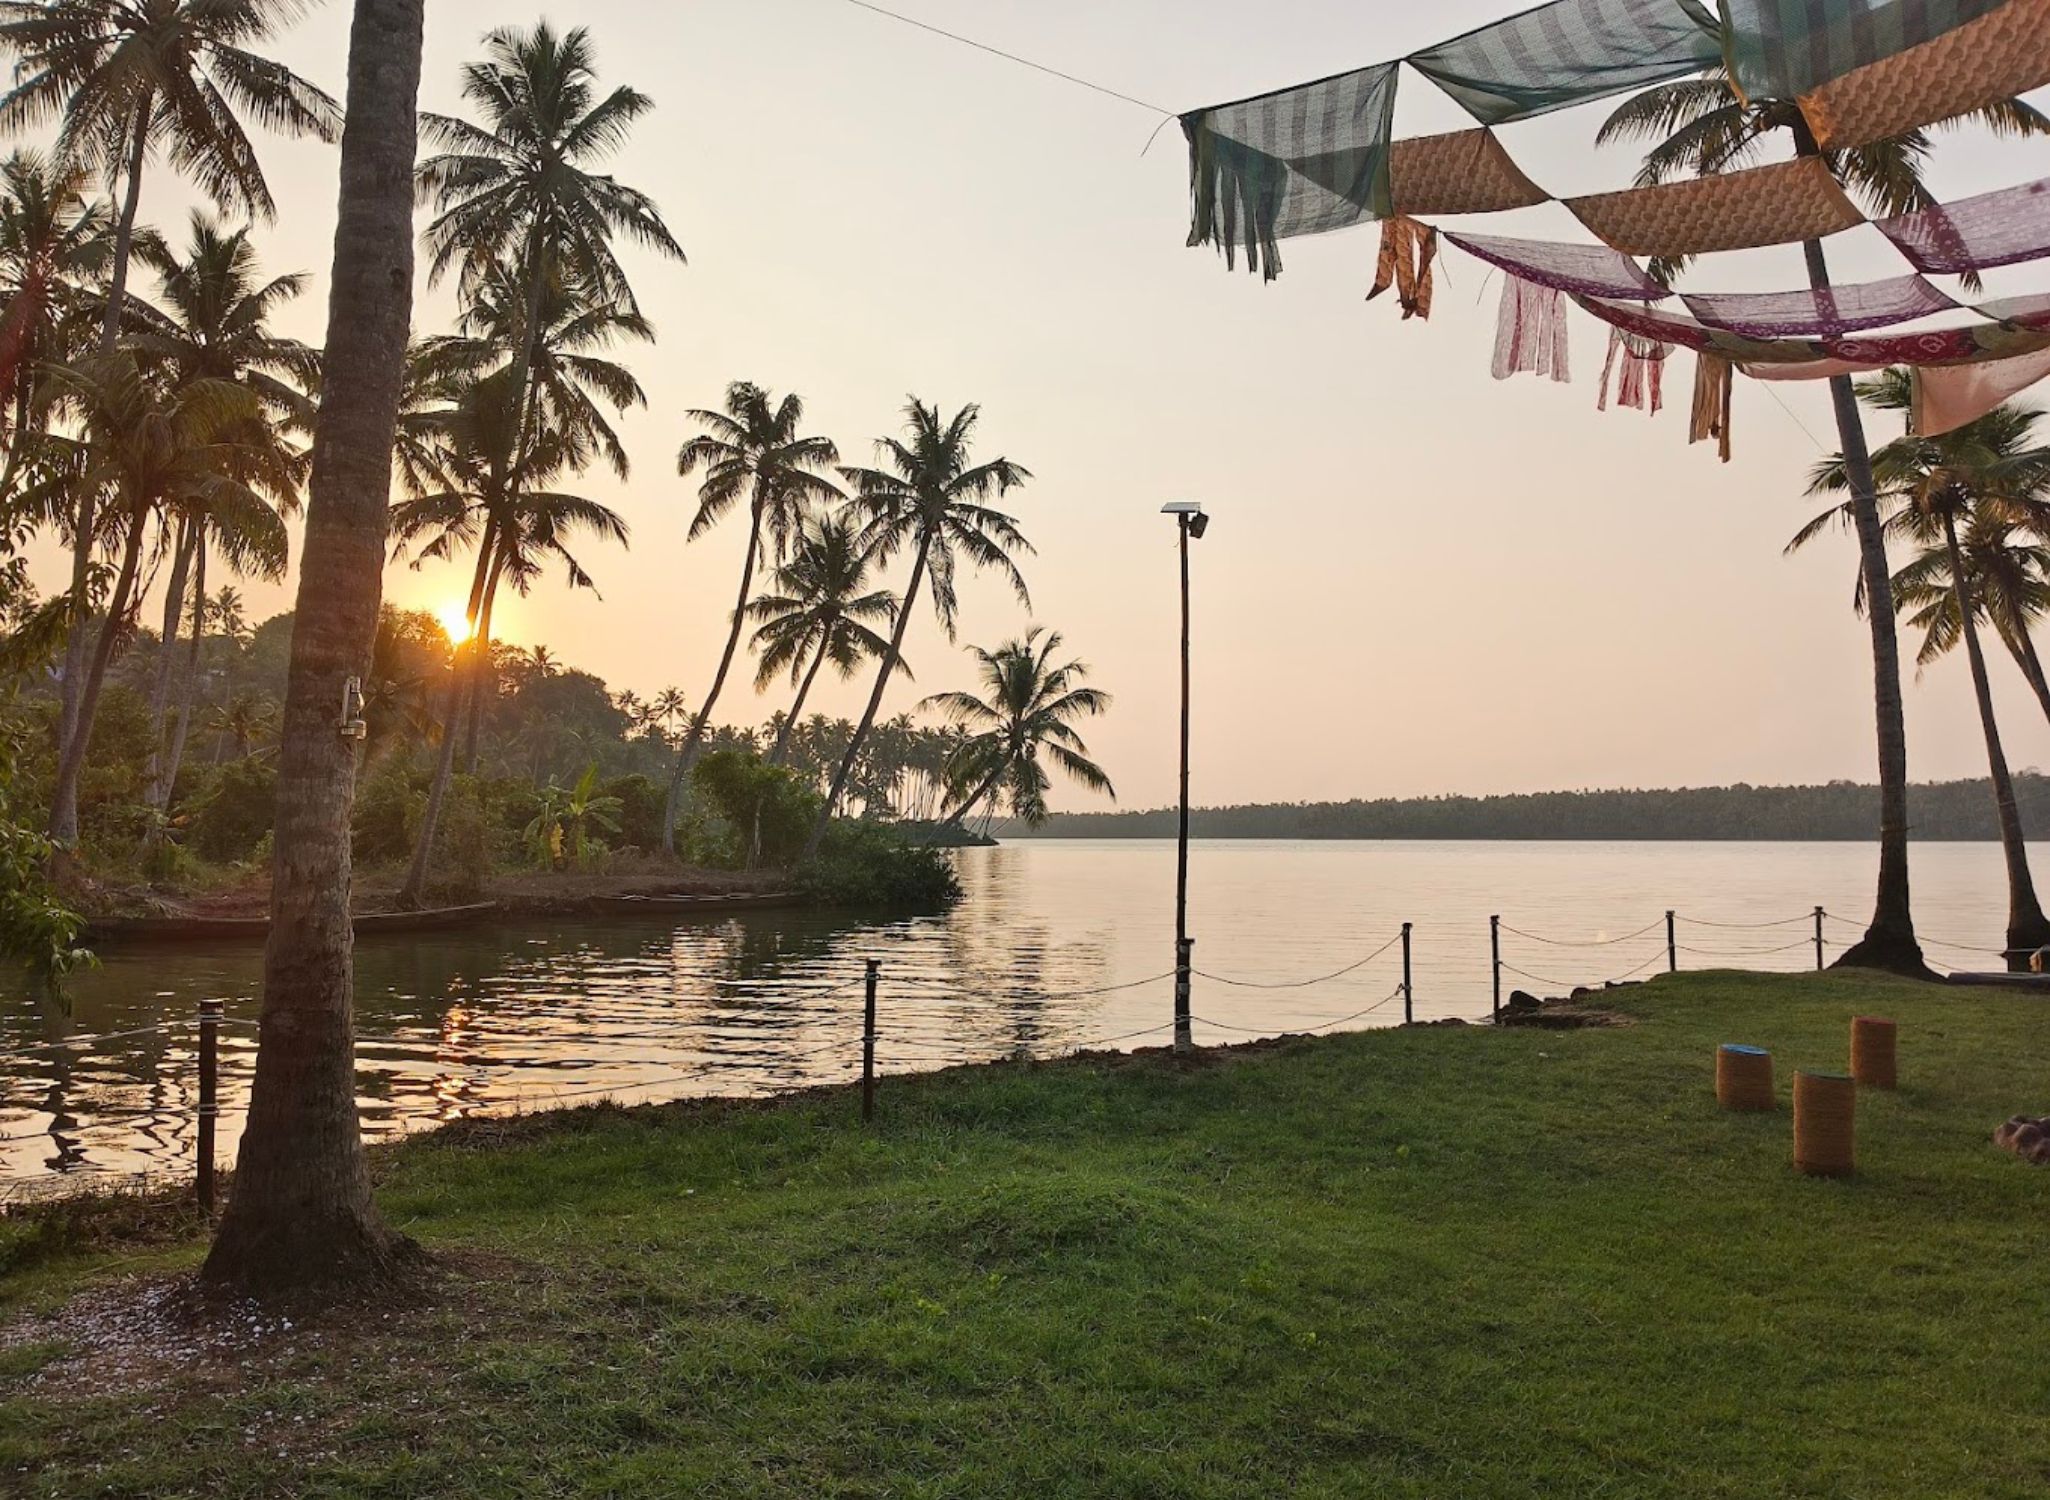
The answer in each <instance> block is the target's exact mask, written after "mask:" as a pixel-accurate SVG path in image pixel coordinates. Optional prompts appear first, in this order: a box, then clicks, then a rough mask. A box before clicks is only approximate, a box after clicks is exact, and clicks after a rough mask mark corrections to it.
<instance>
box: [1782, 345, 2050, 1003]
mask: <svg viewBox="0 0 2050 1500" xmlns="http://www.w3.org/2000/svg"><path fill="white" fill-rule="evenodd" d="M1858 394H1859V396H1860V397H1861V398H1862V399H1864V400H1865V401H1866V402H1867V403H1868V404H1870V405H1871V406H1873V407H1875V408H1876V409H1878V410H1881V411H1897V412H1902V413H1906V412H1909V411H1911V410H1912V409H1913V406H1914V382H1913V377H1912V376H1911V375H1910V374H1909V372H1908V371H1906V370H1898V369H1896V370H1888V371H1885V372H1883V373H1882V374H1880V375H1878V376H1876V377H1874V378H1872V379H1870V380H1866V381H1862V382H1860V383H1859V385H1858ZM2036 421H2037V413H2035V412H2031V411H2024V410H2022V409H2021V408H2019V407H2013V406H2004V407H2000V408H1998V409H1996V410H1995V411H1993V412H1991V413H1989V414H1988V415H1986V416H1984V417H1981V418H1979V420H1978V421H1976V422H1972V423H1969V424H1967V425H1966V426H1964V427H1960V428H1958V429H1956V430H1955V431H1953V432H1948V433H1944V434H1943V435H1941V436H1939V437H1928V438H1923V437H1914V436H1906V437H1901V438H1897V439H1895V440H1894V441H1893V442H1891V443H1888V444H1887V445H1886V446H1885V447H1883V448H1881V449H1880V450H1879V451H1878V452H1877V453H1875V454H1873V455H1872V472H1873V476H1874V479H1875V481H1876V483H1877V484H1878V486H1879V494H1880V497H1881V501H1882V503H1883V504H1885V505H1887V506H1889V507H1892V508H1894V509H1895V519H1896V521H1897V522H1898V525H1899V529H1901V530H1904V531H1907V532H1909V533H1910V534H1913V535H1915V536H1917V537H1918V538H1923V539H1940V541H1941V544H1942V546H1943V548H1944V552H1945V555H1946V556H1947V558H1948V560H1949V571H1950V579H1951V589H1952V594H1953V596H1954V600H1955V607H1956V611H1957V618H1958V622H1959V628H1960V631H1961V633H1962V635H1963V637H1964V642H1965V656H1966V659H1967V660H1968V661H1969V662H1970V664H1971V672H1972V688H1973V692H1974V694H1975V695H1976V697H1977V699H1978V706H1979V725H1980V729H1981V731H1982V732H1983V734H1984V736H1985V740H1986V764H1987V771H1988V775H1989V778H1990V780H1991V784H1992V789H1993V802H1994V813H1995V817H1996V819H1997V821H1998V823H1999V827H2000V845H2001V851H2002V854H2003V855H2004V856H2005V859H2006V862H2007V902H2008V914H2007V947H2008V950H2009V966H2010V967H2011V968H2016V969H2021V968H2026V967H2027V955H2028V954H2030V953H2032V952H2034V951H2035V950H2036V949H2037V948H2040V947H2043V946H2045V945H2046V944H2050V921H2046V920H2045V919H2044V916H2043V908H2042V904H2041V903H2040V902H2039V901H2038V900H2037V897H2036V888H2035V882H2034V880H2033V878H2032V877H2031V875H2030V871H2029V859H2028V848H2027V845H2026V844H2025V843H2024V842H2023V837H2022V824H2021V813H2020V810H2019V808H2018V807H2017V805H2016V803H2015V796H2014V780H2013V777H2012V776H2011V775H2010V774H2009V771H2008V765H2007V756H2006V752H2005V751H2004V749H2003V748H2002V745H2001V739H2000V726H1999V723H1998V722H1997V721H1996V720H1995V718H1994V713H1993V689H1992V684H1991V681H1990V679H1989V677H1988V675H1987V671H1986V656H1985V651H1984V649H1983V648H1982V646H1981V644H1980V640H1979V620H1980V617H1981V615H1982V614H1983V612H1984V606H1982V605H1981V604H1980V602H1979V601H1978V600H1977V598H1976V597H1975V596H1974V594H1973V583H1974V580H1973V578H1972V574H1971V569H1970V566H1969V564H1968V563H1967V562H1966V559H1965V553H1964V548H1963V545H1962V543H1961V542H1960V540H1959V528H1960V526H1961V525H1962V526H1965V527H1969V526H1970V525H1971V524H1972V523H1973V521H1974V520H1976V519H1978V518H1980V517H1984V518H1985V519H1987V520H1989V521H1992V522H1996V523H1998V522H2005V523H2008V524H2011V525H2017V526H2020V525H2026V526H2030V527H2032V528H2036V529H2050V452H2046V451H2045V450H2044V449H2043V448H2041V447H2039V446H2037V445H2035V444H2033V443H2032V442H2031V437H2032V435H2033V431H2034V428H2035V424H2036ZM1853 484H1854V480H1853V479H1852V477H1851V474H1850V470H1849V466H1848V465H1847V464H1846V463H1845V461H1844V458H1843V456H1842V455H1838V456H1837V457H1835V458H1832V459H1830V460H1828V461H1826V462H1824V463H1823V464H1822V466H1821V467H1820V468H1818V469H1817V471H1816V474H1815V478H1814V481H1813V483H1812V484H1811V486H1810V489H1811V492H1813V493H1818V494H1843V493H1845V492H1846V491H1849V490H1852V487H1853ZM1856 503H1857V502H1856V497H1855V494H1854V495H1853V500H1852V502H1851V504H1852V505H1855V504H1856ZM1843 509H1844V507H1843V506H1838V507H1836V508H1835V509H1833V510H1832V511H1830V512H1828V513H1826V514H1825V515H1823V516H1821V517H1818V518H1817V519H1816V521H1814V522H1811V523H1810V524H1809V526H1808V527H1807V528H1806V529H1805V530H1804V532H1803V533H1802V535H1800V536H1797V537H1796V538H1795V539H1794V542H1793V545H1794V546H1799V545H1801V543H1802V542H1803V541H1805V540H1806V539H1807V538H1808V537H1809V536H1812V535H1814V534H1816V532H1817V531H1818V530H1819V529H1821V528H1822V527H1826V526H1827V525H1829V524H1830V523H1831V521H1833V520H1835V519H1837V518H1838V517H1840V516H1841V514H1842V511H1843ZM1853 519H1854V521H1855V515H1854V517H1853ZM1865 602H1866V605H1867V608H1868V613H1869V612H1870V611H1871V610H1872V609H1876V608H1880V607H1886V608H1893V607H1894V601H1893V599H1892V596H1891V592H1890V591H1889V593H1888V594H1887V595H1886V596H1885V597H1884V598H1879V599H1875V598H1874V597H1873V596H1872V595H1871V594H1870V593H1869V592H1868V593H1867V595H1866V599H1865Z"/></svg>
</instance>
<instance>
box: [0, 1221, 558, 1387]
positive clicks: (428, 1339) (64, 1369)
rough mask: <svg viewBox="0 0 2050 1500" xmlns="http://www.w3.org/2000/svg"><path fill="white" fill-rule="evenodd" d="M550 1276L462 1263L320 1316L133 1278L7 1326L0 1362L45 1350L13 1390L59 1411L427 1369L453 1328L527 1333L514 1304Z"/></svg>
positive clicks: (457, 1258)
mask: <svg viewBox="0 0 2050 1500" xmlns="http://www.w3.org/2000/svg"><path fill="white" fill-rule="evenodd" d="M542 1274H543V1273H542V1272H540V1271H539V1270H538V1269H536V1268H534V1267H532V1266H528V1265H526V1264H524V1263H522V1262H520V1261H516V1260H513V1259H510V1258H509V1257H505V1256H496V1255H486V1254H481V1253H478V1252H474V1251H463V1252H455V1253H449V1254H443V1255H438V1256H436V1257H434V1259H433V1261H432V1262H431V1263H429V1264H428V1265H427V1266H426V1267H425V1268H423V1270H422V1272H421V1274H420V1275H419V1276H418V1277H416V1278H415V1279H414V1281H413V1283H412V1284H411V1286H410V1287H409V1288H408V1289H407V1291H406V1293H405V1294H404V1295H401V1296H392V1295H387V1294H381V1295H380V1296H378V1297H377V1298H374V1299H367V1300H357V1301H353V1302H350V1303H346V1304H337V1305H333V1306H330V1307H327V1308H322V1309H317V1310H308V1309H305V1308H277V1307H269V1306H266V1305H264V1304H261V1303H257V1302H252V1301H248V1300H245V1299H240V1298H224V1297H221V1296H218V1295H213V1294H210V1293H208V1292H206V1291H205V1290H204V1289H202V1288H201V1287H200V1285H199V1284H198V1282H197V1281H196V1280H195V1278H194V1277H193V1276H192V1275H190V1274H189V1273H179V1274H176V1275H153V1276H131V1277H126V1278H123V1279H120V1280H115V1281H108V1282H103V1283H100V1284H98V1285H95V1286H93V1287H90V1288H88V1289H87V1290H85V1291H82V1292H80V1293H79V1294H78V1295H76V1296H74V1297H73V1298H71V1299H70V1300H69V1301H68V1302H65V1303H64V1304H63V1305H61V1306H59V1307H57V1308H55V1309H52V1310H50V1311H47V1312H37V1313H28V1314H23V1315H20V1316H17V1317H16V1318H14V1319H13V1320H12V1321H11V1322H5V1323H0V1354H10V1353H12V1354H22V1355H26V1354H27V1353H28V1352H30V1351H48V1352H49V1357H48V1358H45V1359H42V1360H39V1361H32V1360H27V1359H24V1360H23V1361H21V1362H22V1363H24V1364H27V1365H29V1366H30V1368H27V1369H26V1370H25V1372H24V1373H23V1374H21V1375H20V1376H18V1377H17V1378H16V1379H15V1380H14V1381H13V1382H11V1385H12V1388H13V1390H14V1391H16V1392H18V1393H20V1394H24V1395H33V1396H35V1397H37V1398H39V1399H44V1400H56V1401H87V1400H93V1399H97V1398H103V1397H130V1396H146V1395H162V1394H166V1393H171V1394H183V1395H186V1396H191V1395H197V1394H201V1393H205V1394H211V1395H219V1394H223V1393H226V1392H230V1391H233V1390H237V1389H241V1388H245V1387H248V1386H252V1385H255V1384H258V1383H260V1382H262V1381H264V1380H267V1379H273V1378H277V1377H280V1376H284V1375H289V1374H291V1373H293V1372H294V1371H295V1370H300V1369H306V1368H316V1367H321V1366H326V1365H329V1364H332V1363H335V1362H341V1363H343V1364H347V1365H351V1366H353V1365H356V1364H359V1363H360V1362H361V1360H362V1359H363V1358H364V1357H365V1356H366V1355H368V1354H372V1353H376V1352H382V1353H383V1354H384V1355H385V1356H386V1357H387V1358H389V1357H391V1356H392V1355H395V1354H401V1353H405V1354H408V1355H409V1356H410V1357H409V1358H408V1359H407V1360H406V1361H405V1362H406V1363H409V1364H420V1365H422V1366H423V1367H424V1366H427V1365H432V1364H433V1363H435V1357H434V1352H435V1351H438V1350H444V1349H446V1348H448V1347H451V1346H450V1345H449V1344H448V1342H447V1341H448V1338H449V1335H450V1332H451V1324H453V1325H454V1328H455V1329H457V1330H460V1333H461V1335H462V1336H465V1337H468V1336H476V1335H481V1334H487V1333H489V1332H492V1331H494V1330H498V1329H503V1328H508V1327H514V1326H518V1320H517V1317H516V1315H515V1314H514V1313H513V1312H512V1310H511V1304H513V1303H516V1302H517V1301H518V1300H519V1299H518V1298H517V1297H511V1296H508V1295H506V1294H507V1293H508V1291H510V1290H512V1289H516V1288H517V1287H519V1286H521V1285H523V1284H526V1285H531V1284H534V1283H536V1282H537V1281H538V1280H539V1279H540V1278H541V1276H542ZM422 1356H425V1358H422ZM4 1389H7V1384H5V1383H0V1390H4Z"/></svg>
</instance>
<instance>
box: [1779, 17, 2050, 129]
mask: <svg viewBox="0 0 2050 1500" xmlns="http://www.w3.org/2000/svg"><path fill="white" fill-rule="evenodd" d="M1944 8H1945V7H1943V6H1942V5H1939V4H1934V3H1929V0H1922V3H1920V4H1916V5H1913V6H1908V5H1902V6H1901V10H1902V12H1903V14H1904V15H1912V14H1922V15H1926V14H1928V13H1930V12H1936V11H1941V10H1943V9H1944ZM1962 8H1964V7H1962V6H1961V7H1960V9H1962ZM2045 83H2050V0H2005V3H2003V4H1998V5H1995V6H1993V7H1991V8H1989V9H1987V10H1986V13H1985V14H1983V15H1980V16H1978V17H1976V18H1974V19H1972V20H1968V21H1966V22H1965V23H1964V24H1963V25H1960V26H1958V27H1957V28H1956V29H1955V30H1952V31H1947V32H1944V33H1943V34H1942V35H1940V36H1937V37H1935V38H1934V39H1932V40H1929V41H1925V42H1924V43H1922V44H1921V45H1920V46H1916V47H1909V48H1908V49H1906V50H1905V51H1900V52H1896V53H1894V54H1893V55H1892V56H1890V57H1883V58H1881V59H1879V60H1877V61H1874V62H1870V63H1868V64H1866V65H1865V66H1864V67H1861V68H1858V69H1856V70H1855V71H1853V72H1851V73H1847V74H1845V75H1844V76H1843V77H1841V78H1838V79H1836V80H1834V81H1833V82H1829V83H1825V84H1823V85H1822V86H1821V87H1819V88H1817V89H1816V90H1814V92H1812V93H1806V94H1803V95H1802V96H1801V113H1802V114H1804V115H1806V116H1807V117H1808V124H1809V126H1810V127H1811V128H1812V129H1813V130H1814V132H1815V139H1816V141H1817V142H1818V143H1819V144H1820V145H1822V146H1824V147H1826V148H1828V149H1831V150H1841V149H1845V148H1848V147H1851V146H1863V145H1865V144H1867V143H1868V142H1871V141H1877V140H1883V139H1885V138H1886V137H1887V136H1893V135H1899V134H1901V133H1902V132H1903V131H1908V130H1913V129H1915V128H1916V127H1917V126H1920V125H1926V124H1928V123H1930V122H1932V121H1935V120H1948V119H1951V118H1953V117H1954V116H1957V115H1961V114H1965V113H1968V112H1969V111H1971V110H1974V109H1977V108H1979V107H1980V106H1981V105H1983V104H1987V103H1989V102H1991V101H1993V100H1997V99H2013V98H2015V97H2017V96H2019V95H2022V94H2026V93H2027V92H2028V91H2029V90H2030V89H2033V88H2039V87H2041V86H2042V85H2043V84H2045Z"/></svg>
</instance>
